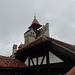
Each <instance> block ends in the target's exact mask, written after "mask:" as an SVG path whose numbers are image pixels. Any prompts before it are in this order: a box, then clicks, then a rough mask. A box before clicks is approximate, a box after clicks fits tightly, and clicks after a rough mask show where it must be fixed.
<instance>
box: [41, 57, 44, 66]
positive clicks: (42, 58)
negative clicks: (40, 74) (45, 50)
mask: <svg viewBox="0 0 75 75" xmlns="http://www.w3.org/2000/svg"><path fill="white" fill-rule="evenodd" d="M44 59H45V56H43V58H42V61H41V64H40V65H42V64H43V61H44Z"/></svg>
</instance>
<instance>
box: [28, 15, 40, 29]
mask: <svg viewBox="0 0 75 75" xmlns="http://www.w3.org/2000/svg"><path fill="white" fill-rule="evenodd" d="M40 27H41V25H40V24H39V22H38V21H37V19H36V17H35V16H34V20H33V22H32V24H31V26H30V27H29V29H30V28H33V29H35V28H36V29H38V28H40Z"/></svg>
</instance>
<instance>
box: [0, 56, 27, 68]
mask: <svg viewBox="0 0 75 75" xmlns="http://www.w3.org/2000/svg"><path fill="white" fill-rule="evenodd" d="M0 67H14V68H22V67H27V66H26V65H25V64H24V63H23V62H21V61H19V60H17V59H13V58H11V57H5V56H0Z"/></svg>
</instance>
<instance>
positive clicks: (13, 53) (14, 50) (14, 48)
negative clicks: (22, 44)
mask: <svg viewBox="0 0 75 75" xmlns="http://www.w3.org/2000/svg"><path fill="white" fill-rule="evenodd" d="M16 51H17V45H16V44H14V45H13V52H12V57H14V55H15V53H16Z"/></svg>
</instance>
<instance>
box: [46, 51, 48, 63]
mask: <svg viewBox="0 0 75 75" xmlns="http://www.w3.org/2000/svg"><path fill="white" fill-rule="evenodd" d="M46 64H49V52H47V54H46Z"/></svg>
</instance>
